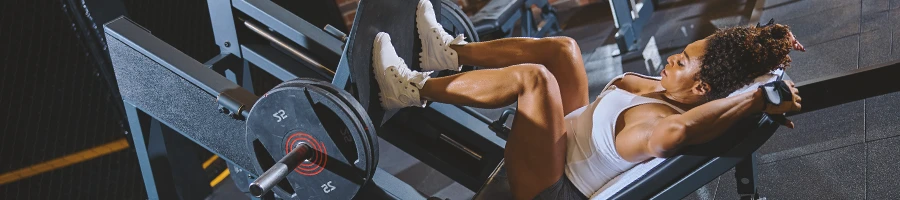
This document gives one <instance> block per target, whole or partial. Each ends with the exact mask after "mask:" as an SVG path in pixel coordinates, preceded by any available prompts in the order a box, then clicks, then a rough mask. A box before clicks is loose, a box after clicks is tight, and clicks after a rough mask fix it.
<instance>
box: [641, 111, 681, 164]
mask: <svg viewBox="0 0 900 200" xmlns="http://www.w3.org/2000/svg"><path fill="white" fill-rule="evenodd" d="M686 130H687V126H686V125H685V124H684V123H679V122H677V121H674V120H666V119H664V120H662V121H661V122H660V123H659V124H657V125H656V127H654V128H653V132H652V133H651V135H650V138H649V139H648V140H647V149H648V150H649V153H650V155H651V156H653V157H657V158H666V157H669V156H672V155H674V154H675V152H676V151H677V150H678V149H679V148H680V147H681V146H682V144H683V143H684V142H685V141H686V139H687V134H686Z"/></svg>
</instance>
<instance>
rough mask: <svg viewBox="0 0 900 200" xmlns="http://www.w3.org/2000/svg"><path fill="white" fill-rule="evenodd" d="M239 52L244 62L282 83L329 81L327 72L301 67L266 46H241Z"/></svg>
mask: <svg viewBox="0 0 900 200" xmlns="http://www.w3.org/2000/svg"><path fill="white" fill-rule="evenodd" d="M241 52H242V53H243V54H244V59H245V60H247V61H248V62H250V63H253V65H256V67H259V68H260V69H262V70H264V71H266V72H268V73H269V74H271V75H272V76H275V78H278V79H280V80H282V81H287V80H292V79H296V78H314V79H320V80H328V79H331V77H329V76H328V74H327V72H324V71H321V70H316V69H314V68H312V67H305V66H301V65H303V63H301V62H300V61H297V59H294V58H291V56H289V55H287V54H285V53H284V52H282V51H278V50H277V49H275V48H273V47H271V46H269V45H266V44H245V45H241Z"/></svg>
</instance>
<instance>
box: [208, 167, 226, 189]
mask: <svg viewBox="0 0 900 200" xmlns="http://www.w3.org/2000/svg"><path fill="white" fill-rule="evenodd" d="M230 174H231V171H229V170H228V169H225V171H222V173H221V174H219V176H216V178H215V179H213V180H212V182H209V187H216V185H218V184H219V182H222V180H224V179H225V178H226V177H228V175H230Z"/></svg>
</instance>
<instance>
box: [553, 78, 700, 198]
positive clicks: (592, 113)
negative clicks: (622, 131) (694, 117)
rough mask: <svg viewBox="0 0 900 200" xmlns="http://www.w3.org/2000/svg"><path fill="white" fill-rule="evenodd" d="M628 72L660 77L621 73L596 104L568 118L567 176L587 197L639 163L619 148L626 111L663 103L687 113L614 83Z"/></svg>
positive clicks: (575, 112) (605, 89)
mask: <svg viewBox="0 0 900 200" xmlns="http://www.w3.org/2000/svg"><path fill="white" fill-rule="evenodd" d="M627 74H632V75H636V76H640V77H644V78H649V79H655V80H659V78H658V77H648V76H644V75H640V74H635V73H625V74H622V75H619V76H617V77H616V78H613V80H612V81H610V82H609V84H607V85H606V87H605V88H604V90H603V92H601V93H600V95H598V96H597V99H596V100H594V102H593V103H591V104H589V105H586V106H584V107H581V108H579V109H577V110H575V111H572V112H571V113H569V114H567V115H566V117H565V121H566V131H567V140H568V143H567V144H568V145H567V146H568V149H567V151H566V154H567V155H566V176H567V177H569V180H571V181H572V184H574V185H575V187H576V188H578V190H579V191H581V193H582V194H584V195H585V196H587V197H590V196H591V195H592V194H594V192H596V191H597V190H599V189H600V187H603V185H604V184H606V182H608V181H609V180H611V179H613V178H614V177H616V176H618V175H619V174H620V173H622V172H625V171H627V170H628V169H631V167H634V166H635V165H636V164H638V163H632V162H628V161H625V159H623V158H622V156H620V155H619V153H618V152H617V151H616V145H615V141H616V140H615V135H616V134H615V130H616V119H618V117H619V115H620V114H621V113H622V111H624V110H625V109H628V108H631V107H634V106H637V105H641V104H646V103H659V104H665V105H668V106H670V107H672V108H673V109H675V110H676V111H678V112H679V113H684V110H681V109H680V108H678V107H675V106H673V105H671V104H669V103H666V102H664V101H661V100H657V99H653V98H647V97H642V96H638V95H635V94H632V93H630V92H628V91H625V90H622V89H619V88H616V86H614V85H612V83H613V82H615V81H616V80H619V79H621V78H622V77H625V75H627Z"/></svg>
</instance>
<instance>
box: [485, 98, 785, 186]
mask: <svg viewBox="0 0 900 200" xmlns="http://www.w3.org/2000/svg"><path fill="white" fill-rule="evenodd" d="M778 126H779V125H778V124H776V123H775V122H774V121H772V120H771V119H770V117H769V116H768V115H762V116H755V117H749V118H747V119H744V120H741V121H739V122H737V123H735V124H734V125H733V126H732V127H731V128H730V129H729V130H728V131H727V132H726V134H723V135H722V136H720V137H719V138H717V139H716V140H713V141H711V142H708V143H706V144H702V145H697V146H693V147H690V148H688V149H686V150H685V151H684V152H683V153H682V154H680V155H677V156H674V157H672V158H669V159H666V160H665V161H663V162H662V163H660V164H659V165H657V166H656V167H654V168H653V169H652V170H650V171H649V172H647V173H646V174H645V175H644V176H642V177H641V178H639V179H637V180H635V181H634V182H632V183H630V184H629V185H628V186H626V187H625V188H623V189H622V190H619V191H618V192H617V193H616V194H615V195H613V196H612V198H610V199H681V198H684V196H687V195H688V194H690V193H691V192H694V191H695V190H697V189H698V188H700V187H703V185H705V184H706V183H708V182H709V181H711V180H713V179H715V178H716V177H719V176H720V175H722V174H723V173H725V172H726V171H728V170H730V169H731V168H733V167H734V166H735V165H737V164H738V163H739V162H740V161H741V160H742V159H743V158H744V157H745V156H747V155H750V154H752V153H753V152H755V151H756V150H757V149H759V147H760V146H762V144H764V143H765V142H766V140H768V139H769V137H771V136H772V134H774V133H775V130H776V129H778ZM474 199H512V196H511V194H510V192H509V180H508V179H507V176H506V169H505V167H504V166H503V162H501V163H500V165H498V167H497V169H496V170H495V171H494V174H492V175H491V177H489V178H488V180H487V181H486V182H485V184H484V186H482V188H481V189H480V190H479V191H478V193H477V194H476V195H475V198H474Z"/></svg>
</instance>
